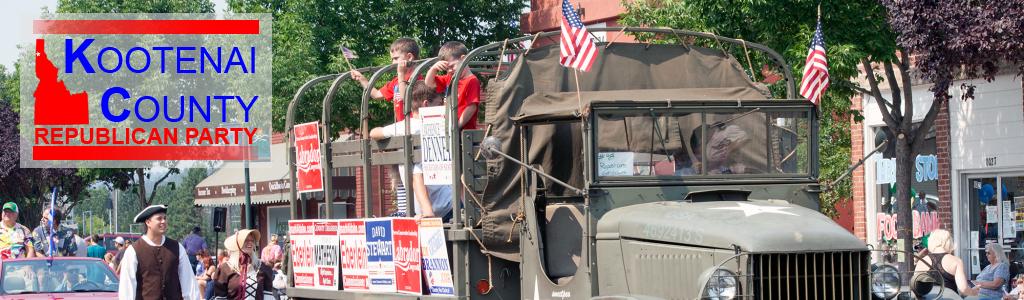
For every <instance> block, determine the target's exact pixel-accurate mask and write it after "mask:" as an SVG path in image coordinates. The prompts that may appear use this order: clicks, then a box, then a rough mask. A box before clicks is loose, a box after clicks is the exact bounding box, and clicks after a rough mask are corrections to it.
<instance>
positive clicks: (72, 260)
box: [0, 257, 118, 300]
mask: <svg viewBox="0 0 1024 300" xmlns="http://www.w3.org/2000/svg"><path fill="white" fill-rule="evenodd" d="M0 270H2V271H3V273H0V300H6V299H116V298H117V285H118V280H117V276H116V275H114V271H113V270H111V269H110V267H109V266H107V264H105V263H103V261H102V260H99V259H96V258H88V257H54V258H52V260H51V258H20V259H9V260H4V261H0Z"/></svg>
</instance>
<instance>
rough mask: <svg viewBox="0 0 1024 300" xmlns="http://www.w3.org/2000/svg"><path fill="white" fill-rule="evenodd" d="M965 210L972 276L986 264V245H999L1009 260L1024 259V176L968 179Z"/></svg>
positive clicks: (971, 177)
mask: <svg viewBox="0 0 1024 300" xmlns="http://www.w3.org/2000/svg"><path fill="white" fill-rule="evenodd" d="M966 190H967V197H966V199H967V201H968V203H967V207H968V214H969V218H968V226H969V228H968V229H969V231H968V233H969V235H970V236H969V237H968V238H967V239H966V241H967V243H969V244H968V245H967V250H968V252H969V253H970V258H969V262H970V267H969V268H970V270H971V274H978V273H980V272H981V270H982V269H984V268H985V266H987V265H989V263H990V262H989V261H987V260H986V259H985V245H987V244H990V243H999V244H1001V245H1002V246H1003V249H1004V250H1005V251H1009V253H1008V257H1009V258H1010V260H1011V261H1021V260H1024V197H1021V196H1018V195H1024V176H1022V175H1016V174H994V175H982V176H970V177H968V180H967V187H966Z"/></svg>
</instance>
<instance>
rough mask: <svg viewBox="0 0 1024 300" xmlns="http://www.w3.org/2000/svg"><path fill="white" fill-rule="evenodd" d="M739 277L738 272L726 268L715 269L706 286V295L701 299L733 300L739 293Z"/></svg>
mask: <svg viewBox="0 0 1024 300" xmlns="http://www.w3.org/2000/svg"><path fill="white" fill-rule="evenodd" d="M739 290H740V285H739V278H738V277H737V276H736V273H733V272H732V271H729V270H726V269H718V270H715V272H714V273H711V278H709V279H708V285H707V286H705V287H704V295H703V296H701V299H712V300H731V299H735V298H736V295H738V294H739Z"/></svg>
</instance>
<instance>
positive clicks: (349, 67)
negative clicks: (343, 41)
mask: <svg viewBox="0 0 1024 300" xmlns="http://www.w3.org/2000/svg"><path fill="white" fill-rule="evenodd" d="M341 58H344V59H345V64H346V65H348V70H349V71H352V70H355V69H356V67H353V66H352V62H350V61H348V56H345V53H342V54H341Z"/></svg>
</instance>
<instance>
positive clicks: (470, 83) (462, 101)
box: [423, 42, 480, 129]
mask: <svg viewBox="0 0 1024 300" xmlns="http://www.w3.org/2000/svg"><path fill="white" fill-rule="evenodd" d="M466 54H469V49H467V48H466V45H463V44H462V43H460V42H447V43H444V45H441V49H440V50H439V51H438V53H437V58H438V61H437V63H435V64H434V66H432V67H430V70H428V71H427V78H426V79H424V80H423V82H424V83H426V84H427V86H428V87H431V88H440V87H443V88H446V92H445V94H448V93H449V92H451V91H450V90H451V88H452V87H451V86H450V85H451V82H452V81H453V80H454V78H458V79H459V86H458V87H457V90H456V91H457V92H458V102H459V128H461V129H477V122H476V113H477V104H479V103H480V80H479V79H477V78H476V76H474V75H473V73H471V72H469V68H465V69H463V70H462V73H461V74H458V76H459V77H455V73H454V72H455V67H457V66H458V65H459V63H462V60H463V59H465V58H466ZM441 71H444V72H447V74H445V75H437V73H438V72H441Z"/></svg>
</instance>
